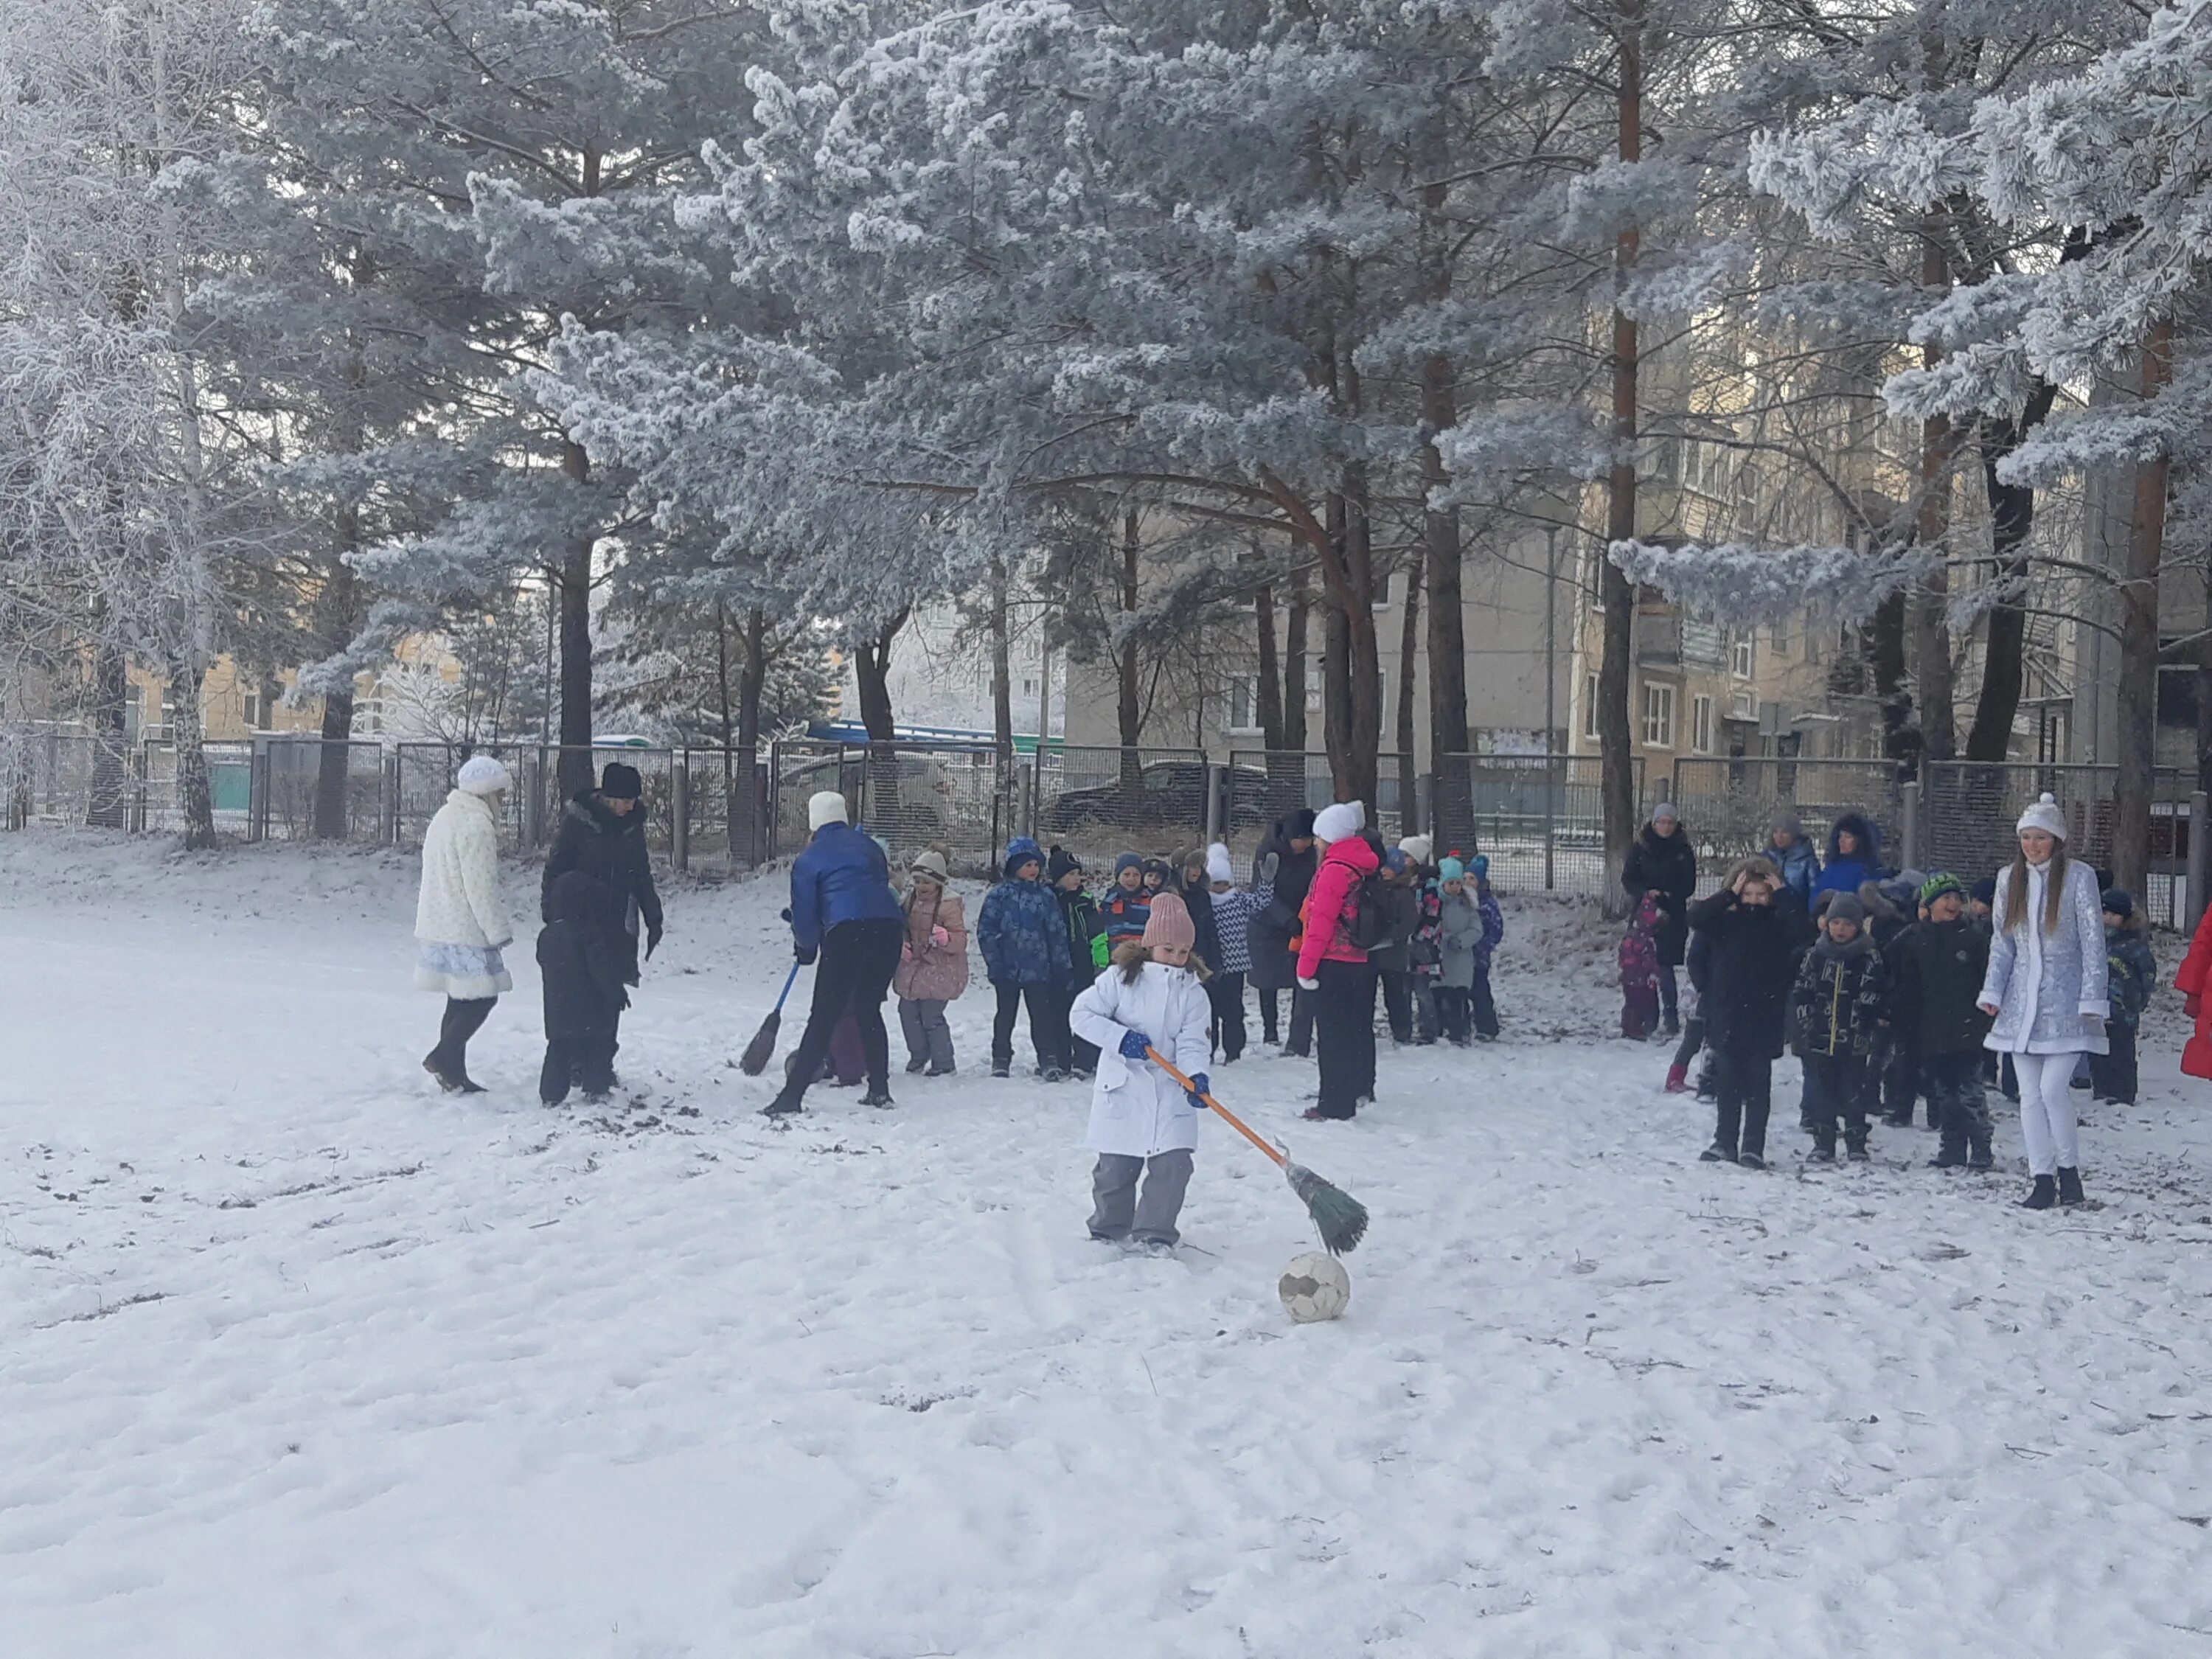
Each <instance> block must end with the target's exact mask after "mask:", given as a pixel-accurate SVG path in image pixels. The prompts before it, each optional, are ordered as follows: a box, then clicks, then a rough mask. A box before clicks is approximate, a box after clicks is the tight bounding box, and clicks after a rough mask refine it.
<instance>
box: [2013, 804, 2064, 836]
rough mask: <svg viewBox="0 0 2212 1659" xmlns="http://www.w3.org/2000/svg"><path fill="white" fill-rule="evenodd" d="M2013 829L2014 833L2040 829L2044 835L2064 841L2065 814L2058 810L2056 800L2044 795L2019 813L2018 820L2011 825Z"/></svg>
mask: <svg viewBox="0 0 2212 1659" xmlns="http://www.w3.org/2000/svg"><path fill="white" fill-rule="evenodd" d="M2013 829H2014V832H2015V834H2018V833H2020V832H2021V831H2024V830H2028V829H2040V830H2042V831H2043V832H2044V833H2045V835H2049V836H2057V838H2058V839H2059V840H2061V841H2064V840H2065V839H2066V815H2065V814H2064V813H2063V812H2062V811H2059V810H2058V803H2057V800H2055V799H2052V798H2051V796H2049V795H2045V796H2044V797H2043V799H2040V800H2039V801H2037V802H2036V803H2035V805H2033V806H2031V807H2029V808H2028V809H2027V811H2025V812H2022V813H2021V815H2020V822H2019V823H2016V824H2015V825H2014V826H2013Z"/></svg>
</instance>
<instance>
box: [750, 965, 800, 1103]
mask: <svg viewBox="0 0 2212 1659" xmlns="http://www.w3.org/2000/svg"><path fill="white" fill-rule="evenodd" d="M798 977H799V964H798V963H795V962H794V963H792V964H791V971H790V972H789V973H787V974H786V975H784V976H783V989H782V990H781V991H780V992H778V993H777V994H776V999H775V1007H773V1008H771V1009H770V1010H769V1016H768V1018H766V1019H764V1020H763V1021H762V1022H761V1028H760V1030H757V1031H756V1032H754V1033H753V1040H752V1041H751V1042H748V1043H747V1044H745V1052H744V1058H743V1059H742V1060H738V1070H739V1071H741V1072H743V1073H744V1074H745V1075H746V1076H747V1077H758V1076H759V1075H760V1074H761V1073H763V1072H765V1071H766V1070H768V1063H769V1061H770V1060H774V1059H775V1034H776V1033H777V1032H778V1031H780V1030H782V1029H783V1000H784V998H786V997H787V996H789V995H790V994H791V986H792V981H794V980H796V979H797V978H798Z"/></svg>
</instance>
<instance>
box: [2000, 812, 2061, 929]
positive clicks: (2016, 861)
mask: <svg viewBox="0 0 2212 1659" xmlns="http://www.w3.org/2000/svg"><path fill="white" fill-rule="evenodd" d="M2065 896H2066V840H2065V837H2064V836H2052V837H2051V867H2050V869H2049V870H2048V871H2047V872H2045V875H2044V878H2043V931H2044V932H2045V933H2057V931H2058V911H2059V907H2060V905H2061V903H2062V902H2063V900H2064V898H2065ZM2015 927H2018V928H2019V929H2021V932H2023V933H2025V932H2026V931H2027V854H2025V853H2015V854H2013V855H2012V868H2011V870H2009V871H2008V872H2006V876H2005V931H2006V932H2007V933H2010V932H2011V931H2012V930H2013V929H2014V928H2015Z"/></svg>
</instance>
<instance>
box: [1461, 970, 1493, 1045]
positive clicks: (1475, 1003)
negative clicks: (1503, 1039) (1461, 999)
mask: <svg viewBox="0 0 2212 1659" xmlns="http://www.w3.org/2000/svg"><path fill="white" fill-rule="evenodd" d="M1467 1001H1468V1011H1469V1012H1471V1013H1473V1015H1474V1032H1475V1035H1476V1036H1486V1037H1494V1036H1497V1035H1498V1004H1497V1002H1496V1001H1495V1000H1492V997H1491V994H1490V964H1489V963H1486V962H1478V963H1475V964H1474V984H1473V985H1471V986H1469V987H1468V993H1467Z"/></svg>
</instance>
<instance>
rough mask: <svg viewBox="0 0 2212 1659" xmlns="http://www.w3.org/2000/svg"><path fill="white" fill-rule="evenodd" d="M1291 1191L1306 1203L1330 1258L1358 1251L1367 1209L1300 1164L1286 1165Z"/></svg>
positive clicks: (1364, 1228) (1284, 1169) (1364, 1233)
mask: <svg viewBox="0 0 2212 1659" xmlns="http://www.w3.org/2000/svg"><path fill="white" fill-rule="evenodd" d="M1283 1174H1284V1175H1285V1176H1287V1177H1288V1178H1289V1180H1290V1183H1291V1191H1292V1192H1294V1193H1296V1194H1297V1195H1298V1196H1299V1197H1300V1198H1301V1199H1303V1200H1305V1206H1306V1213H1307V1214H1308V1215H1310V1216H1311V1217H1312V1218H1313V1225H1314V1227H1315V1230H1316V1231H1318V1232H1319V1233H1320V1234H1321V1242H1322V1244H1323V1245H1324V1246H1326V1247H1327V1249H1328V1253H1329V1254H1330V1255H1343V1254H1344V1253H1345V1252H1346V1251H1347V1250H1356V1249H1358V1248H1359V1241H1360V1240H1361V1239H1363V1238H1364V1237H1367V1206H1365V1205H1364V1204H1362V1203H1361V1202H1360V1201H1359V1200H1358V1199H1356V1198H1354V1197H1353V1196H1352V1194H1350V1193H1347V1192H1346V1191H1345V1190H1344V1189H1343V1188H1341V1187H1338V1186H1335V1185H1334V1184H1332V1183H1331V1182H1327V1181H1324V1180H1322V1178H1321V1177H1320V1176H1317V1175H1316V1174H1315V1173H1314V1172H1313V1171H1312V1170H1309V1169H1308V1168H1306V1166H1305V1165H1304V1164H1285V1165H1284V1166H1283Z"/></svg>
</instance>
